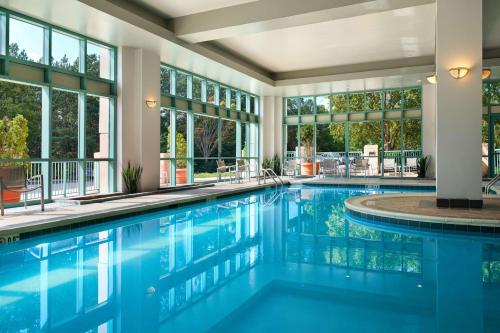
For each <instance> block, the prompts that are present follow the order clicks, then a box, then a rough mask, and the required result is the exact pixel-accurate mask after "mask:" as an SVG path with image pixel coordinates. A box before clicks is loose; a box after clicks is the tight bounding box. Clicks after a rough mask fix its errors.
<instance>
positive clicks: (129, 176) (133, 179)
mask: <svg viewBox="0 0 500 333" xmlns="http://www.w3.org/2000/svg"><path fill="white" fill-rule="evenodd" d="M141 176H142V167H141V166H134V167H133V166H131V165H130V161H128V164H127V167H126V168H124V169H123V170H122V177H123V183H124V184H125V188H126V189H127V193H137V190H138V188H139V182H140V180H141Z"/></svg>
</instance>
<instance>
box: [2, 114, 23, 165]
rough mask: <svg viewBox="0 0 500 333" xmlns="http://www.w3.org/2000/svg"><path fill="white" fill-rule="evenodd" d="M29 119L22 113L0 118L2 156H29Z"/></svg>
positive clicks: (9, 157)
mask: <svg viewBox="0 0 500 333" xmlns="http://www.w3.org/2000/svg"><path fill="white" fill-rule="evenodd" d="M28 132H29V130H28V121H27V120H26V118H24V117H23V116H22V115H17V116H15V117H14V118H13V119H11V120H9V118H7V117H5V118H4V119H2V120H0V158H5V159H14V158H28V157H29V156H28Z"/></svg>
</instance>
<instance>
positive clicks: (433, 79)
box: [426, 74, 437, 84]
mask: <svg viewBox="0 0 500 333" xmlns="http://www.w3.org/2000/svg"><path fill="white" fill-rule="evenodd" d="M426 79H427V82H429V83H431V84H436V82H437V76H436V74H432V75H429V76H427V77H426Z"/></svg>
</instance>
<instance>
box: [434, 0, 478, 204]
mask: <svg viewBox="0 0 500 333" xmlns="http://www.w3.org/2000/svg"><path fill="white" fill-rule="evenodd" d="M436 4H437V19H436V20H437V22H436V73H437V85H436V136H437V138H436V139H437V140H436V153H437V161H436V162H437V163H436V186H437V198H438V200H437V202H438V205H439V206H449V205H451V206H462V205H463V206H467V205H469V204H472V205H474V206H479V205H482V201H481V200H482V188H481V185H482V184H481V83H482V80H481V71H482V0H437V2H436ZM452 67H468V68H470V72H469V74H468V75H467V76H465V77H464V78H462V79H458V80H457V79H455V78H453V77H452V76H451V75H450V73H449V69H450V68H452ZM470 200H473V201H470Z"/></svg>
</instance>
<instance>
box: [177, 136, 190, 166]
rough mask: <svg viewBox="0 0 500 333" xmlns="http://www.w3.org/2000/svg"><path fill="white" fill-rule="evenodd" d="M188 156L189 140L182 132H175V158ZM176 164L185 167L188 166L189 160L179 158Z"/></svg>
mask: <svg viewBox="0 0 500 333" xmlns="http://www.w3.org/2000/svg"><path fill="white" fill-rule="evenodd" d="M186 157H187V142H186V139H185V138H184V135H182V133H178V132H177V133H175V158H186ZM176 166H177V168H178V169H185V168H186V166H187V161H186V160H185V159H184V160H177V161H176Z"/></svg>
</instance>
